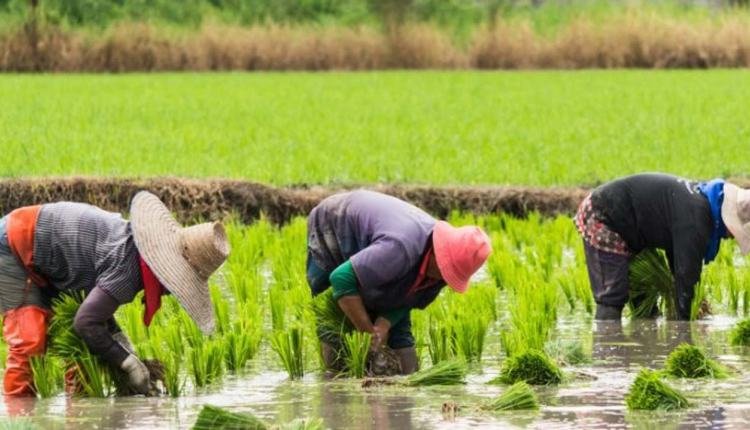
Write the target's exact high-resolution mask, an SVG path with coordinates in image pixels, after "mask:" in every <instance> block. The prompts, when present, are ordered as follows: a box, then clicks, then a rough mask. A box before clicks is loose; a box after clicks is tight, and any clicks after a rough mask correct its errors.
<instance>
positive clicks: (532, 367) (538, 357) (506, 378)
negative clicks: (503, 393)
mask: <svg viewBox="0 0 750 430" xmlns="http://www.w3.org/2000/svg"><path fill="white" fill-rule="evenodd" d="M562 379H563V374H562V371H561V370H560V368H559V367H558V366H557V364H555V362H554V361H553V360H552V359H551V358H550V357H549V356H548V355H547V354H545V353H544V352H542V351H537V350H534V349H529V350H526V351H524V352H522V353H520V354H516V355H512V356H510V357H508V358H507V359H506V360H505V362H504V363H503V368H502V370H501V371H500V376H498V377H497V378H495V379H493V380H492V381H490V383H494V384H497V383H501V384H515V383H516V382H519V381H524V382H526V383H528V384H531V385H555V384H559V383H560V382H561V381H562Z"/></svg>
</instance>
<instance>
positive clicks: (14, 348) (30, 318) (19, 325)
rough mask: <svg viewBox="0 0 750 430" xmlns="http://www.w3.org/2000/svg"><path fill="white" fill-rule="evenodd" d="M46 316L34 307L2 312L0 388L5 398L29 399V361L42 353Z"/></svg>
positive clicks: (30, 378)
mask: <svg viewBox="0 0 750 430" xmlns="http://www.w3.org/2000/svg"><path fill="white" fill-rule="evenodd" d="M49 317H50V313H49V311H47V310H46V309H42V308H40V307H38V306H23V307H20V308H16V309H11V310H9V311H8V312H6V313H5V318H4V320H3V337H4V338H5V342H6V343H7V344H8V357H7V359H6V364H5V377H4V379H3V386H4V389H5V390H4V391H5V394H6V395H8V396H33V395H34V389H33V384H34V381H33V379H34V378H33V376H32V374H31V364H29V358H30V357H32V356H35V355H42V354H44V350H45V348H46V346H47V322H48V321H49Z"/></svg>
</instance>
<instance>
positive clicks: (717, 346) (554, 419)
mask: <svg viewBox="0 0 750 430" xmlns="http://www.w3.org/2000/svg"><path fill="white" fill-rule="evenodd" d="M734 320H735V319H734V318H725V317H715V318H711V319H709V320H705V321H700V322H671V321H665V320H658V321H637V322H633V323H627V322H626V323H624V324H622V325H617V324H614V323H598V322H593V321H591V320H585V319H584V320H580V319H577V318H576V319H574V318H566V319H563V320H561V321H560V323H559V326H558V329H559V330H560V334H561V336H560V339H561V340H563V341H574V340H579V339H580V338H582V337H589V338H590V340H591V342H592V344H591V345H592V359H593V362H592V363H590V364H586V365H583V366H572V367H565V368H563V370H564V371H565V372H566V373H567V374H568V375H569V377H570V378H571V379H572V380H571V381H569V382H566V383H564V384H562V385H560V386H559V387H554V388H553V387H543V388H539V389H538V393H539V394H540V401H541V403H542V408H541V410H539V411H532V412H525V411H522V412H505V413H484V412H479V411H475V410H472V407H473V406H474V405H476V404H477V402H478V401H479V400H481V399H483V398H488V397H491V396H493V395H496V394H498V393H500V392H501V391H502V390H503V387H496V386H489V385H487V384H486V382H487V381H489V380H490V379H491V378H492V377H494V376H496V374H497V371H498V369H499V364H500V362H501V360H502V357H499V356H496V355H492V356H488V357H486V359H485V360H484V362H483V369H482V371H479V369H475V371H474V372H472V373H471V374H470V375H469V378H468V383H467V384H466V385H465V386H453V387H425V388H393V387H384V388H374V389H372V388H371V389H363V388H361V386H360V382H359V381H355V380H334V381H331V380H328V379H325V378H323V377H322V376H320V375H318V374H310V375H307V376H305V377H304V378H303V379H302V380H301V381H290V380H289V379H288V378H287V375H286V373H284V372H283V371H281V370H259V371H257V372H253V371H252V370H250V374H249V375H246V376H243V377H234V378H229V379H227V380H226V381H225V382H224V384H223V385H222V387H221V389H219V390H207V391H206V392H202V393H196V394H194V395H188V396H185V397H182V398H179V399H171V398H139V397H132V398H113V399H82V398H68V397H65V396H58V397H55V398H52V399H40V400H36V399H26V400H19V401H18V402H15V401H14V402H9V401H8V400H6V401H5V403H4V404H3V407H2V409H0V413H2V414H3V415H6V416H7V414H9V413H11V412H13V413H18V412H21V413H22V414H23V415H26V414H28V416H29V417H28V418H26V419H23V421H28V422H30V423H33V424H36V425H37V426H38V427H39V428H46V429H64V428H91V429H94V428H100V429H105V428H111V429H122V428H132V429H136V428H180V429H189V428H191V426H192V424H193V422H194V421H195V417H196V416H197V414H198V412H199V410H200V408H201V407H202V405H203V404H207V403H208V404H213V405H217V406H222V407H227V408H229V409H230V410H233V411H246V412H252V413H253V414H255V415H257V416H259V417H263V418H266V419H268V420H269V421H272V422H285V421H291V420H293V419H294V418H298V417H319V418H321V419H322V420H323V424H324V425H325V427H327V428H358V429H395V428H399V429H409V428H414V429H429V428H445V429H448V428H450V429H455V428H499V427H532V428H545V429H563V428H571V429H572V428H626V427H630V426H636V427H648V428H746V427H747V426H748V425H750V372H749V371H750V363H749V362H748V359H747V357H746V356H744V355H743V350H742V349H741V348H739V349H738V348H733V347H729V346H727V339H726V337H727V331H728V329H729V328H730V327H731V326H732V324H733V322H734ZM685 341H693V342H695V343H697V344H700V345H703V346H704V347H705V348H707V349H708V350H709V351H711V353H712V354H713V355H715V356H716V357H718V358H719V360H720V362H721V363H723V364H725V365H728V366H730V367H731V368H733V369H734V370H735V371H736V374H732V375H731V376H730V377H729V378H728V379H725V380H717V381H713V380H705V379H701V380H697V381H688V380H683V381H680V380H675V381H674V382H673V385H674V386H675V387H677V388H679V389H681V390H682V391H683V392H684V393H685V394H686V395H687V396H688V398H689V399H690V400H691V401H692V402H693V403H694V406H693V407H691V408H689V409H687V410H684V411H680V412H628V411H627V410H626V408H625V404H624V400H623V397H624V396H625V394H626V392H627V390H628V387H629V385H630V384H631V383H632V381H633V378H634V377H635V374H636V373H637V370H638V369H639V368H640V367H641V366H647V367H652V368H658V367H660V366H661V365H663V362H664V358H665V356H666V355H667V354H668V353H669V352H670V351H671V350H672V349H673V348H674V347H676V346H677V345H678V344H679V343H681V342H685ZM496 346H497V345H488V347H490V349H492V348H493V347H496ZM262 355H264V356H263V357H258V358H257V359H256V360H255V361H254V362H253V363H251V364H250V368H251V369H255V368H262V367H264V364H263V362H265V361H268V359H272V358H273V357H271V356H270V355H268V356H265V354H262ZM577 373H580V374H584V375H591V376H593V377H595V378H596V379H595V380H582V379H584V378H581V377H580V376H578V377H577V376H576V374H577ZM586 379H588V378H586ZM447 401H455V402H457V403H459V404H460V405H462V406H463V407H462V408H461V409H460V410H458V411H457V412H456V415H455V416H454V417H452V416H450V415H451V414H443V411H442V409H443V403H444V402H447ZM15 408H18V409H15ZM12 409H15V410H12Z"/></svg>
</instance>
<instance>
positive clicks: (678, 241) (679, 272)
mask: <svg viewBox="0 0 750 430" xmlns="http://www.w3.org/2000/svg"><path fill="white" fill-rule="evenodd" d="M706 244H707V240H703V239H701V238H700V237H696V236H694V235H691V234H689V233H685V232H682V234H675V235H674V238H673V247H674V248H673V251H672V256H671V260H672V273H673V274H674V287H675V295H676V297H675V305H676V307H677V318H678V319H680V320H688V319H690V311H691V306H692V303H693V295H694V291H693V290H694V288H695V285H696V284H697V283H698V282H699V281H700V278H701V272H702V270H703V255H704V254H705V252H706V247H707V245H706Z"/></svg>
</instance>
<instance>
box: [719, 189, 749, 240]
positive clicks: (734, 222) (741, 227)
mask: <svg viewBox="0 0 750 430" xmlns="http://www.w3.org/2000/svg"><path fill="white" fill-rule="evenodd" d="M721 218H722V219H723V220H724V225H726V226H727V229H728V230H729V232H730V233H732V236H734V238H735V240H737V244H738V245H739V246H740V251H742V254H743V255H745V254H747V253H748V252H750V190H744V189H742V188H740V187H738V186H736V185H734V184H730V183H726V184H724V203H722V205H721Z"/></svg>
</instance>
